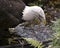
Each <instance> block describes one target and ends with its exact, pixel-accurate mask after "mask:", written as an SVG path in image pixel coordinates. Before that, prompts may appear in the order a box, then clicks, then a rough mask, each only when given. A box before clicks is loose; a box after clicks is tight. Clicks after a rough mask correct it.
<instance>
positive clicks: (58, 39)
mask: <svg viewBox="0 0 60 48" xmlns="http://www.w3.org/2000/svg"><path fill="white" fill-rule="evenodd" d="M52 29H53V30H54V31H55V33H54V36H53V42H52V44H51V48H60V19H57V21H55V22H54V24H53V26H52Z"/></svg>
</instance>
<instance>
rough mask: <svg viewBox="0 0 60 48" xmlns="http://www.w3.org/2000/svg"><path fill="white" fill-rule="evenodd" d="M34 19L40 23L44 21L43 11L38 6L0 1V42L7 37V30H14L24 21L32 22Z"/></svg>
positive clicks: (11, 0)
mask: <svg viewBox="0 0 60 48" xmlns="http://www.w3.org/2000/svg"><path fill="white" fill-rule="evenodd" d="M36 17H37V18H38V19H39V20H41V21H43V20H46V19H45V14H44V11H43V9H42V8H41V7H39V6H31V7H29V6H26V4H25V3H24V2H23V1H22V0H0V38H1V39H0V42H1V40H2V39H3V40H4V38H6V37H9V35H8V34H10V33H9V31H8V28H14V27H15V26H17V25H18V24H19V23H22V22H24V21H28V22H29V21H32V20H33V19H34V18H36ZM6 34H7V35H6ZM0 44H1V43H0ZM2 44H4V43H2Z"/></svg>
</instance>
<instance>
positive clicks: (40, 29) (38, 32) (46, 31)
mask: <svg viewBox="0 0 60 48" xmlns="http://www.w3.org/2000/svg"><path fill="white" fill-rule="evenodd" d="M13 32H14V33H15V34H16V35H19V36H22V37H25V38H33V39H36V40H39V41H41V42H43V41H46V40H47V39H49V38H52V35H53V31H52V29H51V28H50V27H49V26H43V25H35V26H33V27H24V26H21V24H19V25H18V26H17V27H15V29H14V31H13Z"/></svg>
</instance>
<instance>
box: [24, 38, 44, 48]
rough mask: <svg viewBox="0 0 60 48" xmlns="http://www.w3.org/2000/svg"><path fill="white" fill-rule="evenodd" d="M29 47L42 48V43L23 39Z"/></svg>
mask: <svg viewBox="0 0 60 48" xmlns="http://www.w3.org/2000/svg"><path fill="white" fill-rule="evenodd" d="M24 39H25V40H26V41H27V42H28V43H29V44H31V46H35V48H36V47H37V48H42V47H43V46H42V43H41V42H40V41H37V40H34V39H32V38H24Z"/></svg>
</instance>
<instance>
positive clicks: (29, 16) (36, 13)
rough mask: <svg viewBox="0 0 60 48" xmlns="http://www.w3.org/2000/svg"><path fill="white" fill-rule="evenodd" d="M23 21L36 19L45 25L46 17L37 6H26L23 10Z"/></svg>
mask: <svg viewBox="0 0 60 48" xmlns="http://www.w3.org/2000/svg"><path fill="white" fill-rule="evenodd" d="M22 13H23V17H22V19H23V20H26V21H30V20H33V19H34V18H35V17H37V18H38V19H39V20H40V21H41V22H44V23H46V17H45V13H44V11H43V9H42V8H41V7H39V6H31V7H29V6H26V7H25V9H24V10H23V12H22Z"/></svg>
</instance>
